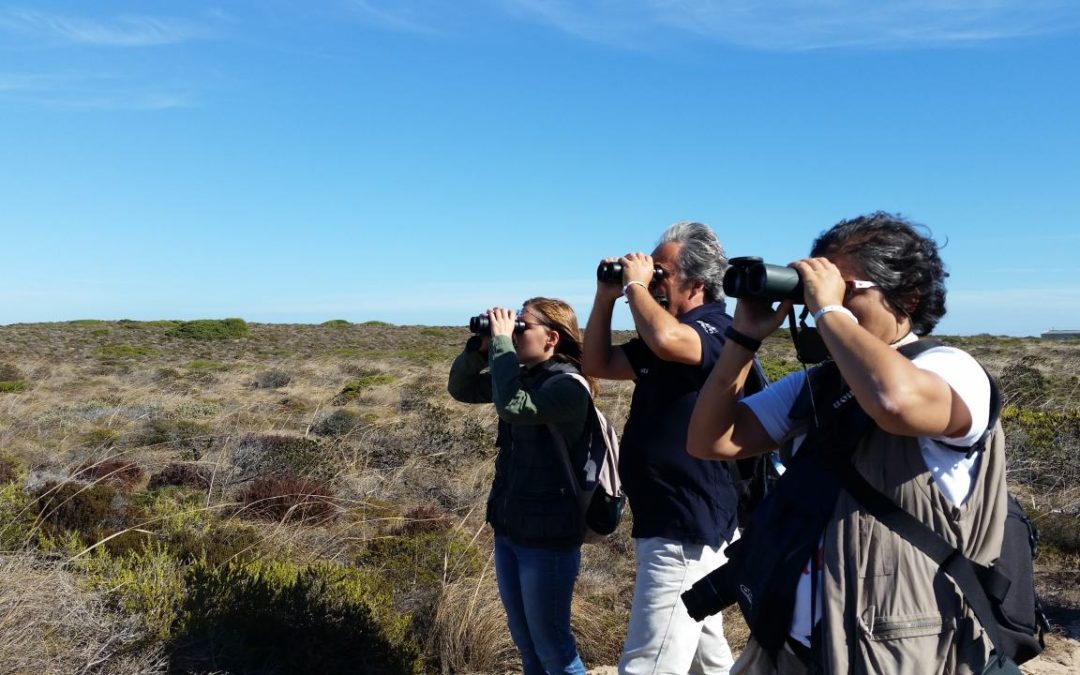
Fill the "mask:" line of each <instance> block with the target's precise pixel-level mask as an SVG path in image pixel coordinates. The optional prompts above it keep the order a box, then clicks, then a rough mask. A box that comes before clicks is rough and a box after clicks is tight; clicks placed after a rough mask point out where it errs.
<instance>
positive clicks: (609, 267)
mask: <svg viewBox="0 0 1080 675" xmlns="http://www.w3.org/2000/svg"><path fill="white" fill-rule="evenodd" d="M663 278H664V269H663V268H662V267H660V266H659V265H657V266H656V267H653V273H652V280H653V281H660V280H661V279H663ZM596 280H597V281H606V282H608V283H619V284H621V283H622V280H623V278H622V263H621V262H619V261H618V260H616V261H613V262H602V263H600V266H599V267H597V268H596Z"/></svg>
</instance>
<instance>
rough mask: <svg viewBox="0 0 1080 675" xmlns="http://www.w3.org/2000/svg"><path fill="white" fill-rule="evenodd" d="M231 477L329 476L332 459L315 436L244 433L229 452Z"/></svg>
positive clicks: (333, 462)
mask: <svg viewBox="0 0 1080 675" xmlns="http://www.w3.org/2000/svg"><path fill="white" fill-rule="evenodd" d="M233 467H234V468H235V476H234V480H236V481H243V480H247V479H250V478H254V477H256V476H278V477H281V476H307V477H312V478H316V479H322V480H325V479H329V478H331V477H333V475H334V474H335V473H336V470H337V466H336V462H335V460H334V458H333V456H331V455H330V454H328V453H327V452H326V451H325V450H324V449H323V447H322V444H321V443H319V441H317V440H316V439H313V438H305V437H303V436H289V435H286V434H248V435H247V436H244V437H243V438H242V439H240V443H239V444H238V445H237V446H236V450H234V451H233Z"/></svg>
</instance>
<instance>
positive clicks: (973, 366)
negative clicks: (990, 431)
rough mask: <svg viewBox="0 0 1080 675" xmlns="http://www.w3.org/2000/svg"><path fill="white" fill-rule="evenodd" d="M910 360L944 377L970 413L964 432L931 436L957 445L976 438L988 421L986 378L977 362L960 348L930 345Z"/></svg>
mask: <svg viewBox="0 0 1080 675" xmlns="http://www.w3.org/2000/svg"><path fill="white" fill-rule="evenodd" d="M912 363H914V364H915V365H916V366H918V367H919V368H921V369H923V370H929V371H930V372H932V373H935V374H937V375H938V377H940V378H941V379H943V380H945V382H946V383H948V385H949V386H950V387H952V390H953V391H954V392H956V395H957V396H959V397H960V400H961V401H963V402H964V405H966V406H967V408H968V411H969V412H970V413H971V428H970V429H968V432H967V433H966V434H965V435H963V436H960V437H956V438H949V437H948V436H934V437H931V440H934V441H939V442H941V443H948V444H949V445H959V446H969V445H971V444H972V443H974V442H975V441H977V440H979V437H980V436H982V433H983V432H984V431H986V426H987V424H988V423H989V422H990V380H989V379H987V377H986V371H984V370H983V368H982V366H980V365H979V362H978V361H976V360H975V359H974V358H972V356H971V355H970V354H968V353H967V352H965V351H963V350H960V349H956V348H954V347H934V348H933V349H928V350H927V351H925V352H923V353H922V354H919V355H918V356H917V357H915V359H914V360H913V361H912Z"/></svg>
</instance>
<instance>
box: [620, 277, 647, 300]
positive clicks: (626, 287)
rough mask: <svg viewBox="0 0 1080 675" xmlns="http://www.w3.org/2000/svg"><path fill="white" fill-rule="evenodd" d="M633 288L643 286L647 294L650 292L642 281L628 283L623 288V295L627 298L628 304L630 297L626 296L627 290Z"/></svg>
mask: <svg viewBox="0 0 1080 675" xmlns="http://www.w3.org/2000/svg"><path fill="white" fill-rule="evenodd" d="M631 286H641V287H642V288H644V289H645V292H646V293H648V292H649V287H648V286H646V285H645V284H644V283H642V282H640V281H627V282H626V284H625V285H624V286H623V287H622V294H623V295H624V296H625V297H626V301H627V302H630V296H628V295H626V289H628V288H630V287H631Z"/></svg>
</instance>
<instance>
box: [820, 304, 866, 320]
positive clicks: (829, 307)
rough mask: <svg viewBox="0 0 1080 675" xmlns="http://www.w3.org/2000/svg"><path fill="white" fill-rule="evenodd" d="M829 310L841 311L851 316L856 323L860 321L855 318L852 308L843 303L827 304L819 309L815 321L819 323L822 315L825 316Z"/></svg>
mask: <svg viewBox="0 0 1080 675" xmlns="http://www.w3.org/2000/svg"><path fill="white" fill-rule="evenodd" d="M829 312H840V313H841V314H847V315H848V316H850V317H851V320H852V321H854V322H855V323H859V320H858V319H856V318H855V315H854V314H852V313H851V310H850V309H848V308H847V307H844V306H843V305H825V306H824V307H822V308H821V309H819V310H818V311H816V312H814V323H815V324H816V323H819V322H820V321H821V317H823V316H825V315H826V314H828V313H829Z"/></svg>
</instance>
